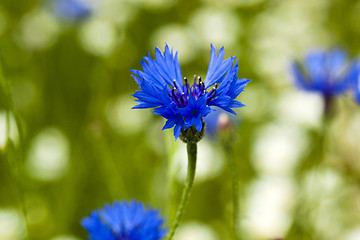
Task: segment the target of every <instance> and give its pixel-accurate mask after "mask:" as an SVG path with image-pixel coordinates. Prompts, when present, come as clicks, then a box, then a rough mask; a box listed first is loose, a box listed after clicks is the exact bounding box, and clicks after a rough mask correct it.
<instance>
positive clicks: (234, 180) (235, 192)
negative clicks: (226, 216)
mask: <svg viewBox="0 0 360 240" xmlns="http://www.w3.org/2000/svg"><path fill="white" fill-rule="evenodd" d="M226 156H227V158H228V161H229V167H230V171H231V187H232V205H233V207H232V228H233V239H234V240H236V239H238V223H239V219H238V216H239V209H240V206H239V171H238V169H237V166H236V162H235V158H234V156H233V154H232V148H231V147H230V146H228V147H227V148H226Z"/></svg>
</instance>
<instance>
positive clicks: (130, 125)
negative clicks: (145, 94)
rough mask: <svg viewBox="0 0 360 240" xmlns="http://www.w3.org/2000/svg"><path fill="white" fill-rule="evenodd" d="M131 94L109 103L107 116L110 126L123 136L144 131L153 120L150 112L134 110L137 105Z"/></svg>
mask: <svg viewBox="0 0 360 240" xmlns="http://www.w3.org/2000/svg"><path fill="white" fill-rule="evenodd" d="M129 96H130V94H125V95H123V96H119V97H118V98H116V99H114V100H113V101H111V102H109V104H108V105H107V107H106V116H107V120H108V122H109V124H110V126H111V127H112V128H113V129H114V130H115V131H116V132H117V133H119V134H121V135H125V136H127V135H132V134H136V133H138V132H139V131H142V130H143V129H144V127H145V126H146V125H147V124H148V121H149V120H150V118H151V113H150V112H149V111H141V110H139V109H132V107H134V106H135V105H136V103H135V102H134V99H132V98H131V97H129Z"/></svg>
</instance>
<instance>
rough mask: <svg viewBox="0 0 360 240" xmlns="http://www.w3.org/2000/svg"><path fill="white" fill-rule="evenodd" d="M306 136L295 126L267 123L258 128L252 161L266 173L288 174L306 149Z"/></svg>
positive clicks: (257, 168) (258, 168)
mask: <svg viewBox="0 0 360 240" xmlns="http://www.w3.org/2000/svg"><path fill="white" fill-rule="evenodd" d="M306 142H307V141H306V136H305V135H304V133H303V131H301V129H299V128H297V127H292V126H289V125H282V124H269V125H267V126H264V127H262V128H259V129H258V132H257V135H256V139H255V144H254V150H253V154H252V161H253V164H254V166H255V168H256V170H257V171H258V172H260V173H262V174H267V175H288V174H291V173H292V171H293V170H294V168H295V166H296V164H297V162H298V160H299V159H300V157H301V155H302V154H303V153H304V151H305V149H306Z"/></svg>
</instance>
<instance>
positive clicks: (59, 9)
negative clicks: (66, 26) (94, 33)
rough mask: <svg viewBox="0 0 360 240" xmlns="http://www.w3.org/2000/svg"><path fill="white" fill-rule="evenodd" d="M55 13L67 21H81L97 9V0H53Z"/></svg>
mask: <svg viewBox="0 0 360 240" xmlns="http://www.w3.org/2000/svg"><path fill="white" fill-rule="evenodd" d="M52 5H53V9H54V11H55V13H56V14H57V15H58V16H59V17H60V18H62V19H64V20H66V21H79V20H82V19H85V18H87V17H89V16H90V15H91V14H92V13H93V12H94V10H95V5H96V0H53V1H52Z"/></svg>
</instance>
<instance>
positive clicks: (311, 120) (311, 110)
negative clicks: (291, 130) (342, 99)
mask: <svg viewBox="0 0 360 240" xmlns="http://www.w3.org/2000/svg"><path fill="white" fill-rule="evenodd" d="M323 105H324V103H323V99H322V97H321V96H320V95H319V94H314V93H309V92H305V91H296V90H293V91H287V92H284V93H283V94H282V95H281V96H280V99H279V101H278V102H277V105H276V109H275V110H276V111H275V112H274V113H275V115H276V117H277V118H278V119H279V120H280V121H284V122H287V123H293V124H296V125H300V126H304V127H308V128H318V127H320V125H321V120H322V114H323V108H324V106H323Z"/></svg>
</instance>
